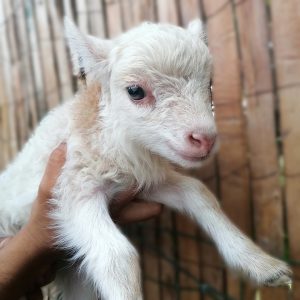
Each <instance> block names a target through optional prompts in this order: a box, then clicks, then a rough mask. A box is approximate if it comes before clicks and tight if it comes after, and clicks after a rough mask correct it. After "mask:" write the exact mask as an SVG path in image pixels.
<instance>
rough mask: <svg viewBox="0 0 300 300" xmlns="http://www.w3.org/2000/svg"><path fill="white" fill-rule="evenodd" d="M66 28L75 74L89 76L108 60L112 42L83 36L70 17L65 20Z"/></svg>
mask: <svg viewBox="0 0 300 300" xmlns="http://www.w3.org/2000/svg"><path fill="white" fill-rule="evenodd" d="M64 26H65V36H66V39H67V42H68V45H69V48H70V53H71V57H72V62H73V70H74V74H75V75H79V74H83V73H84V74H87V75H88V74H89V73H90V72H91V71H92V70H93V68H94V67H95V65H96V64H97V63H99V62H102V61H104V60H106V59H107V57H108V54H109V52H110V49H111V41H109V40H102V39H99V38H96V37H93V36H88V35H85V34H83V33H82V32H81V31H80V30H79V29H78V28H77V27H76V26H75V24H74V23H73V22H72V21H71V20H70V19H69V18H68V17H65V19H64Z"/></svg>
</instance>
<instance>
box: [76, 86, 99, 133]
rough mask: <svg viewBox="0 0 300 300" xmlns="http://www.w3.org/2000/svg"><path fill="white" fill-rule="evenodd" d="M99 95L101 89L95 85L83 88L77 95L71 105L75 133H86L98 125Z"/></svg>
mask: <svg viewBox="0 0 300 300" xmlns="http://www.w3.org/2000/svg"><path fill="white" fill-rule="evenodd" d="M100 95H101V87H100V84H96V83H93V84H90V85H88V86H86V87H83V88H82V90H81V91H80V92H79V94H78V95H77V99H76V102H75V103H74V105H73V121H74V122H73V128H74V129H75V130H76V131H77V132H79V133H83V134H84V133H88V132H90V130H93V129H96V128H95V127H98V126H99V125H100V124H99V123H100V117H99V101H100ZM98 129H100V128H99V127H98Z"/></svg>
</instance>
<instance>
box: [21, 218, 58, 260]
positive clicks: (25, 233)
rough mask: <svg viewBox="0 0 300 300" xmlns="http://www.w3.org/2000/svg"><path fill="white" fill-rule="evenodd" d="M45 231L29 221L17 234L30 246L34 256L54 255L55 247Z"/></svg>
mask: <svg viewBox="0 0 300 300" xmlns="http://www.w3.org/2000/svg"><path fill="white" fill-rule="evenodd" d="M47 233H48V232H47V230H46V229H45V230H40V229H39V228H37V226H35V225H32V224H31V222H29V223H28V224H26V225H25V226H24V227H23V228H22V230H21V231H20V232H19V233H18V234H20V235H21V237H22V239H23V240H24V243H26V245H29V246H30V249H31V252H32V255H33V256H34V257H36V258H39V257H45V256H47V257H48V256H49V257H54V256H55V249H54V247H53V240H52V238H50V237H49V234H47Z"/></svg>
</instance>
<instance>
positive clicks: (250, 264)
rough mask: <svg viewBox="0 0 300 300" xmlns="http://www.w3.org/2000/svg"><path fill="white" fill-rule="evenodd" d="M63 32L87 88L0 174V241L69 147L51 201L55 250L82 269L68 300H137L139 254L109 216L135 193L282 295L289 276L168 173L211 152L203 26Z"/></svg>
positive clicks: (192, 184) (196, 189) (68, 274)
mask: <svg viewBox="0 0 300 300" xmlns="http://www.w3.org/2000/svg"><path fill="white" fill-rule="evenodd" d="M65 27H66V37H67V40H68V43H69V47H70V51H71V55H72V61H73V65H74V71H75V73H76V74H78V73H79V72H81V73H83V72H84V73H85V75H86V80H87V86H86V87H85V88H82V89H81V91H79V93H78V94H77V95H76V96H75V99H73V100H71V101H68V102H66V103H65V104H63V105H62V106H60V107H58V108H56V109H54V110H53V111H51V112H50V113H49V114H48V115H47V116H46V117H45V118H44V119H43V121H42V122H41V124H40V125H39V126H38V128H37V129H36V131H35V132H34V134H33V135H32V137H31V138H30V140H29V141H28V142H27V144H26V145H25V147H24V149H23V150H22V152H21V153H20V154H19V155H18V157H17V158H16V159H15V161H14V162H13V163H12V164H11V165H10V166H9V167H8V168H7V169H6V171H4V173H3V174H2V175H1V177H0V191H1V192H0V198H1V202H0V222H1V224H0V235H1V236H7V235H12V234H15V233H16V232H17V231H18V230H19V229H20V228H21V227H22V226H23V225H24V224H25V223H26V221H27V220H28V217H29V213H30V209H31V205H32V202H33V201H34V199H35V197H36V194H37V189H38V185H39V183H40V180H41V176H42V174H43V172H44V169H45V164H46V162H47V159H48V157H49V154H50V153H51V151H52V150H53V149H54V148H55V147H57V146H58V145H59V144H60V143H61V142H62V141H65V142H67V147H68V153H67V160H66V163H65V166H64V168H63V170H62V174H61V176H60V177H59V179H58V182H57V185H56V187H55V189H54V191H53V195H54V197H53V199H51V200H50V201H52V203H53V204H54V209H53V212H52V213H51V217H52V218H53V222H54V224H55V226H56V228H57V232H58V234H57V244H58V245H59V246H60V247H63V248H66V249H70V250H72V251H73V253H74V257H73V259H74V260H75V261H78V263H77V264H75V265H77V268H76V267H74V266H73V267H70V269H68V270H67V269H66V270H64V272H63V273H61V276H60V283H61V285H62V286H63V290H64V299H72V300H74V299H75V300H76V299H85V300H86V299H96V297H98V296H99V295H101V297H103V299H105V300H141V299H142V298H143V297H142V292H141V283H140V280H141V279H140V267H139V259H138V254H137V252H136V250H135V248H134V247H133V246H132V245H131V243H130V242H129V241H128V239H127V238H126V237H125V236H124V235H123V233H122V232H121V231H120V230H119V229H118V227H117V226H116V225H115V224H114V222H113V221H112V220H111V218H110V215H109V211H108V205H109V203H110V201H111V200H112V199H113V197H114V195H116V193H118V192H120V191H123V190H127V189H128V188H130V187H132V186H136V188H137V190H138V191H139V197H140V198H142V199H146V200H148V201H157V202H160V203H162V204H164V205H166V206H168V207H170V208H172V209H174V210H177V211H180V212H182V213H185V214H187V215H189V216H190V217H191V218H193V219H194V220H195V222H197V223H198V224H199V225H200V226H201V227H202V229H203V230H204V231H205V232H206V233H207V234H208V236H210V238H211V239H212V240H213V241H214V243H215V244H216V246H217V248H218V250H219V252H220V254H221V255H222V257H223V259H224V261H225V263H226V264H227V266H229V267H230V268H232V269H234V270H236V271H238V272H239V273H241V274H243V275H244V276H246V277H248V278H249V279H250V280H252V281H253V282H254V283H256V284H258V285H274V286H276V285H280V284H288V283H289V282H290V280H291V279H290V278H291V271H290V269H289V267H288V266H287V265H286V264H285V263H284V262H281V261H280V260H277V259H276V258H273V257H271V256H269V255H268V254H266V253H265V252H263V251H262V250H261V249H260V248H259V247H258V246H256V245H255V244H254V243H253V242H252V241H250V240H249V238H247V237H246V236H245V235H244V234H243V233H241V232H240V231H239V229H237V228H236V227H235V226H234V225H233V224H232V223H231V222H230V220H229V219H228V218H227V217H226V216H225V215H224V213H223V212H222V210H221V208H220V206H219V204H218V202H217V200H216V199H215V197H214V196H213V194H212V193H211V192H210V191H209V190H208V189H207V188H206V187H205V186H204V185H203V184H202V183H201V182H200V181H198V180H196V179H194V178H191V177H188V176H186V175H182V174H181V173H179V172H177V171H176V170H175V168H174V164H175V165H179V166H181V167H184V168H191V167H200V166H201V165H202V164H203V161H204V160H205V159H206V158H207V156H208V155H209V154H210V152H212V151H213V150H214V148H215V146H214V139H215V137H216V132H217V129H216V125H215V121H214V117H213V113H212V110H211V93H210V79H211V75H212V74H211V73H212V59H211V56H210V53H209V50H208V47H207V46H206V41H205V34H204V31H203V26H202V23H201V22H200V21H199V20H196V21H193V22H192V23H190V25H189V26H188V28H187V29H183V28H180V27H177V26H174V25H168V24H152V23H145V24H142V25H140V26H138V27H137V28H134V29H132V30H131V31H129V32H127V33H124V34H123V35H121V36H120V37H117V38H116V39H114V40H102V39H98V38H95V37H91V36H86V35H84V34H83V33H81V32H80V31H79V30H78V29H77V28H76V27H75V25H74V24H73V23H72V22H71V21H69V20H66V21H65ZM140 97H143V98H141V99H138V98H140Z"/></svg>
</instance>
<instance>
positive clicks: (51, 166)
mask: <svg viewBox="0 0 300 300" xmlns="http://www.w3.org/2000/svg"><path fill="white" fill-rule="evenodd" d="M66 151H67V145H66V144H65V143H62V144H60V145H59V146H58V147H57V148H56V149H55V150H54V151H53V152H52V153H51V155H50V157H49V160H48V163H47V167H46V170H45V173H44V176H43V179H42V181H41V184H40V187H39V195H42V196H44V197H46V198H49V197H51V195H50V194H51V190H52V188H53V187H54V185H55V183H56V180H57V178H58V176H59V174H60V171H61V168H62V167H63V165H64V163H65V160H66Z"/></svg>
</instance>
